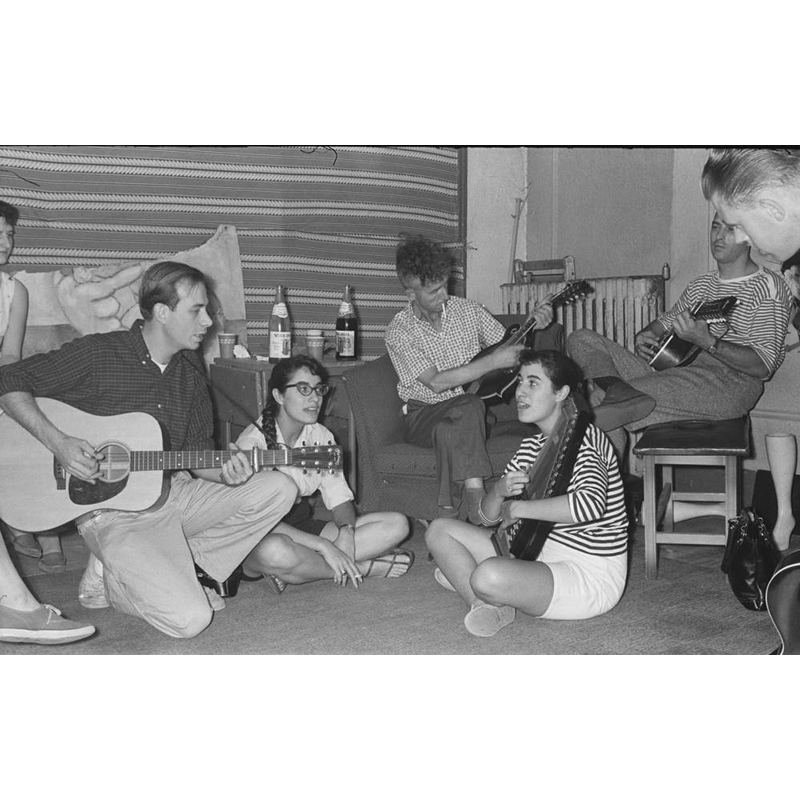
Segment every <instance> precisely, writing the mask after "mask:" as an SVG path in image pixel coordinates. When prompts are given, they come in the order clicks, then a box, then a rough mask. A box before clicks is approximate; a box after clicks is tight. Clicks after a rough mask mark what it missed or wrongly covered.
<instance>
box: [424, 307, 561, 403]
mask: <svg viewBox="0 0 800 800" xmlns="http://www.w3.org/2000/svg"><path fill="white" fill-rule="evenodd" d="M533 316H534V317H535V318H536V328H537V329H541V328H546V327H547V326H548V325H549V324H550V323H551V322H552V320H553V307H552V306H551V305H550V303H549V302H547V303H544V304H543V305H541V306H539V307H538V308H537V309H536V310H535V311H534V312H533ZM524 349H525V346H524V345H522V344H515V345H501V346H500V347H498V348H496V349H495V350H493V351H492V352H490V353H487V354H486V355H485V356H482V357H481V358H476V359H475V360H473V361H470V362H469V363H468V364H464V365H463V366H460V367H454V368H453V369H445V370H442V371H441V372H440V371H438V370H437V369H436V367H430V369H427V370H425V372H423V373H422V374H421V375H418V376H417V380H418V381H419V382H420V383H422V384H423V385H425V386H427V387H428V388H429V389H430V390H431V391H432V392H436V393H437V394H439V393H440V392H444V391H446V390H447V389H453V388H455V387H456V386H464V385H465V384H467V383H471V382H472V381H475V380H477V379H478V378H482V377H483V376H484V375H486V374H487V373H488V372H492V371H493V370H496V369H513V368H514V367H516V366H517V363H518V361H519V354H520V353H521V352H522V350H524Z"/></svg>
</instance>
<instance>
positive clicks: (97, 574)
mask: <svg viewBox="0 0 800 800" xmlns="http://www.w3.org/2000/svg"><path fill="white" fill-rule="evenodd" d="M78 602H79V603H80V604H81V605H82V606H83V607H84V608H108V607H109V606H110V605H111V603H109V602H108V595H107V594H106V584H105V580H104V579H103V563H102V562H101V561H100V559H98V558H96V557H95V556H94V555H93V554H89V563H88V564H87V565H86V570H85V572H84V573H83V577H82V578H81V583H80V586H79V587H78Z"/></svg>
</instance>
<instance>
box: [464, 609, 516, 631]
mask: <svg viewBox="0 0 800 800" xmlns="http://www.w3.org/2000/svg"><path fill="white" fill-rule="evenodd" d="M516 613H517V612H516V609H515V608H514V607H513V606H492V605H489V604H488V603H481V604H480V605H478V604H475V605H473V606H472V608H471V609H470V610H469V613H468V614H467V616H466V617H464V627H466V629H467V630H468V631H469V632H470V633H471V634H472V635H473V636H494V635H495V634H496V633H497V631H499V630H500V629H501V628H505V626H506V625H510V624H511V623H512V622H513V621H514V617H515V616H516Z"/></svg>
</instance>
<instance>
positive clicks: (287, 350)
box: [269, 331, 292, 358]
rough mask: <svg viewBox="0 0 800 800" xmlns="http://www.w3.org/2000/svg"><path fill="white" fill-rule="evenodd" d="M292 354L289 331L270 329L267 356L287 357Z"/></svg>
mask: <svg viewBox="0 0 800 800" xmlns="http://www.w3.org/2000/svg"><path fill="white" fill-rule="evenodd" d="M291 355H292V334H291V332H290V331H271V332H270V334H269V357H270V358H289V357H290V356H291Z"/></svg>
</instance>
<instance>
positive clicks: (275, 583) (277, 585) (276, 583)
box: [242, 571, 286, 594]
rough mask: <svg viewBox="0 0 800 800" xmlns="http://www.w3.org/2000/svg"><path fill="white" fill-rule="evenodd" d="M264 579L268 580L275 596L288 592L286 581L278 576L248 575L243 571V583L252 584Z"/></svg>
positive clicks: (268, 584)
mask: <svg viewBox="0 0 800 800" xmlns="http://www.w3.org/2000/svg"><path fill="white" fill-rule="evenodd" d="M262 579H266V581H267V586H268V587H269V588H270V590H271V591H273V592H274V593H275V594H283V593H284V591H286V581H282V580H281V579H280V578H279V577H278V576H277V575H248V574H247V573H246V572H244V571H242V580H243V581H248V582H252V581H260V580H262Z"/></svg>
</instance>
